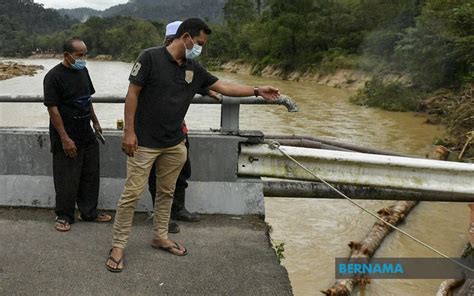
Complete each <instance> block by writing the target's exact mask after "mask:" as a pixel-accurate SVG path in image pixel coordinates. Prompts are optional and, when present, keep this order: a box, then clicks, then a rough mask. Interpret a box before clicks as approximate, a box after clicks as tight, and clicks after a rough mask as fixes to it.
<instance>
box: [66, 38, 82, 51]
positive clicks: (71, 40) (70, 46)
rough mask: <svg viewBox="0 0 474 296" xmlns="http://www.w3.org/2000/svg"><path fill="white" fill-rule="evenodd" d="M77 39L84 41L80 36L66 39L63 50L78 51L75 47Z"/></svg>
mask: <svg viewBox="0 0 474 296" xmlns="http://www.w3.org/2000/svg"><path fill="white" fill-rule="evenodd" d="M76 41H82V40H81V38H79V37H72V38H69V39H67V40H66V41H64V44H63V51H64V52H69V53H73V52H74V51H76V48H74V42H76Z"/></svg>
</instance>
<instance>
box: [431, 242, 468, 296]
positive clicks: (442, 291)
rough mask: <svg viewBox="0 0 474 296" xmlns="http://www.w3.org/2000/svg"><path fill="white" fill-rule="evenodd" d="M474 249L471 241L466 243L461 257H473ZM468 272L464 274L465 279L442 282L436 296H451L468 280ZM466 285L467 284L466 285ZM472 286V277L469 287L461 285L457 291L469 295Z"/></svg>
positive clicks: (458, 293) (459, 293)
mask: <svg viewBox="0 0 474 296" xmlns="http://www.w3.org/2000/svg"><path fill="white" fill-rule="evenodd" d="M473 253H474V250H473V249H472V247H471V244H470V243H467V244H466V247H465V248H464V251H463V252H462V255H461V258H468V257H469V258H472V256H473ZM465 277H466V274H464V279H449V280H446V281H444V282H442V283H441V285H439V289H438V292H437V293H436V296H451V295H453V294H454V290H455V289H456V288H458V287H460V286H461V285H462V284H464V283H465V282H466V278H465ZM465 286H466V285H465ZM471 286H472V279H468V280H467V287H464V286H463V287H461V288H460V289H459V291H457V295H469V291H468V290H470V289H471Z"/></svg>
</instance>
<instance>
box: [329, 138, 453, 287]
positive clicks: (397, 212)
mask: <svg viewBox="0 0 474 296" xmlns="http://www.w3.org/2000/svg"><path fill="white" fill-rule="evenodd" d="M448 154H449V152H448V150H447V149H446V148H444V147H442V146H438V147H436V149H435V150H434V151H433V152H432V153H430V154H429V158H431V159H437V160H446V159H447V158H448ZM417 204H418V201H398V202H396V203H394V204H393V205H391V206H390V207H388V208H383V209H381V210H379V211H378V212H377V213H378V214H379V217H381V218H382V219H383V220H384V221H386V222H389V223H390V224H392V225H395V226H397V225H400V224H401V223H402V222H403V221H404V220H405V217H406V216H407V215H408V214H409V213H410V211H411V210H412V209H413V208H414V207H415V206H416V205H417ZM392 231H393V228H391V227H390V226H388V225H387V224H385V223H383V222H381V221H379V220H377V222H375V224H374V226H373V227H372V229H371V230H370V231H369V233H368V234H367V236H366V237H365V238H364V239H363V240H362V241H360V242H354V241H351V242H350V243H349V247H350V248H351V254H350V256H349V261H350V260H351V259H358V260H360V259H361V258H362V259H366V260H367V261H370V259H371V258H372V256H373V255H374V254H375V252H376V251H377V249H378V248H379V247H380V245H381V244H382V242H383V240H384V239H385V237H387V236H388V235H389V234H390V233H391V232H392ZM368 283H370V279H368V278H362V279H360V278H351V279H341V280H338V281H336V283H335V284H334V285H333V286H332V287H331V288H329V289H327V290H325V291H321V292H322V293H323V294H325V295H327V296H348V295H351V293H352V291H353V290H354V288H355V287H356V286H357V285H358V284H361V286H365V285H366V284H368Z"/></svg>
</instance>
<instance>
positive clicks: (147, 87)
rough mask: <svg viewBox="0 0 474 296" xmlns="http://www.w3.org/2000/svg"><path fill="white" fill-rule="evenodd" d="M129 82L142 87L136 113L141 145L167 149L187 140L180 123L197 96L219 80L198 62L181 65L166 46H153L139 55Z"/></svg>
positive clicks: (136, 131) (190, 61)
mask: <svg viewBox="0 0 474 296" xmlns="http://www.w3.org/2000/svg"><path fill="white" fill-rule="evenodd" d="M129 80H130V82H132V83H134V84H137V85H140V86H142V87H143V88H142V90H141V92H140V95H139V97H138V105H137V111H136V114H135V133H136V134H137V138H138V145H139V146H142V147H148V148H168V147H172V146H175V145H177V144H179V143H180V142H181V141H182V140H183V139H184V133H183V130H182V126H181V123H182V122H183V120H184V116H185V115H186V112H187V111H188V108H189V105H190V103H191V100H192V99H193V97H194V95H195V94H196V93H197V92H198V91H199V90H201V89H205V88H207V87H209V86H211V85H212V84H214V83H215V82H216V81H217V80H218V79H217V78H216V77H214V76H213V75H211V74H210V73H209V72H207V71H206V70H205V69H204V68H203V67H201V65H199V64H198V63H197V62H196V61H194V60H186V62H185V63H183V64H181V65H178V63H177V62H176V60H175V59H174V58H173V57H172V56H171V54H170V53H169V52H168V50H167V49H166V47H154V48H150V49H147V50H145V51H143V52H142V53H141V54H140V56H139V57H138V59H137V61H136V63H135V65H134V66H133V68H132V72H131V73H130V77H129Z"/></svg>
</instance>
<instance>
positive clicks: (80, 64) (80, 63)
mask: <svg viewBox="0 0 474 296" xmlns="http://www.w3.org/2000/svg"><path fill="white" fill-rule="evenodd" d="M69 55H70V56H71V58H72V59H73V60H74V64H71V68H73V69H74V70H82V69H84V68H85V67H86V60H80V59H75V58H73V57H72V55H71V54H69Z"/></svg>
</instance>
